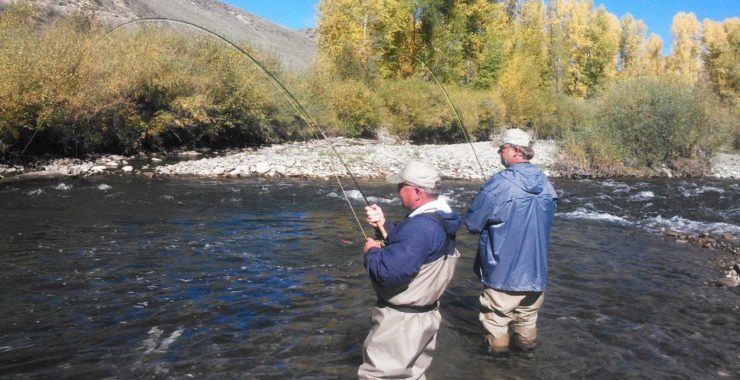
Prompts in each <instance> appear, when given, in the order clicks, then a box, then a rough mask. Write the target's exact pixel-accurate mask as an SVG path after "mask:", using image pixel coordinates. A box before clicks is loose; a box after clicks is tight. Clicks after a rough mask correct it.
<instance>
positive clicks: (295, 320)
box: [0, 177, 740, 379]
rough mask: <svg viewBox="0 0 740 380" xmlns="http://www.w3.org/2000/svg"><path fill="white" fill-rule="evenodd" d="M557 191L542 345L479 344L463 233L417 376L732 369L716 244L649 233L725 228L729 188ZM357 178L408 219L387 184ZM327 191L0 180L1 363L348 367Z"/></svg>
mask: <svg viewBox="0 0 740 380" xmlns="http://www.w3.org/2000/svg"><path fill="white" fill-rule="evenodd" d="M555 185H556V187H557V188H558V190H559V194H560V196H561V202H560V206H559V209H558V214H557V216H556V221H555V226H554V230H553V241H552V248H551V252H552V253H551V258H550V283H549V285H548V291H547V293H546V303H545V306H544V309H543V311H542V313H541V320H540V323H539V327H540V335H541V345H540V347H539V348H538V350H537V351H536V352H535V353H533V354H526V355H524V354H523V355H512V356H511V357H509V358H506V359H493V358H490V357H488V356H486V355H485V353H484V352H483V350H482V349H481V347H482V346H481V344H482V336H481V330H480V328H479V326H478V322H477V296H478V292H479V290H480V285H479V283H478V281H477V279H475V278H474V276H473V274H472V270H471V268H472V261H473V255H474V249H475V246H476V240H475V236H472V235H468V234H467V233H461V234H459V237H458V239H459V244H460V246H461V248H462V251H463V253H464V256H463V258H462V261H461V262H460V265H458V272H457V274H456V278H455V280H454V281H453V283H452V285H451V287H450V289H449V291H448V293H447V294H446V295H445V296H444V298H443V306H442V314H443V318H444V322H443V327H442V329H441V331H440V337H439V344H438V351H437V354H436V356H435V361H434V363H433V365H432V368H431V369H430V373H429V376H430V377H431V378H434V379H459V378H484V377H494V378H525V379H566V378H568V379H570V378H614V379H617V378H620V379H621V378H634V377H646V378H647V377H649V378H653V377H656V378H717V377H722V376H725V375H727V376H728V377H732V376H737V375H738V374H740V365H739V364H738V362H739V360H738V359H739V358H738V356H737V353H738V352H740V340H738V339H737V336H738V333H739V332H740V327H738V323H737V315H738V312H740V296H739V295H738V292H737V291H736V289H726V288H719V287H714V286H713V285H711V281H712V280H713V279H716V278H717V277H718V276H719V272H718V268H717V267H716V266H714V265H713V260H714V258H715V257H716V255H718V254H719V253H717V252H714V251H709V250H701V249H697V248H694V247H692V246H688V245H682V244H679V243H675V242H671V241H666V240H664V239H662V238H660V237H658V236H657V235H655V234H654V231H656V230H659V229H661V228H678V229H680V228H686V229H688V228H703V229H716V231H717V232H724V233H731V234H738V226H739V225H740V213H739V212H738V208H737V204H739V203H740V202H738V199H737V198H738V195H737V193H738V191H737V190H738V188H737V187H738V186H737V183H733V182H722V181H715V182H685V181H683V182H682V181H673V182H666V181H650V182H633V183H630V182H618V181H604V182H599V181H571V180H556V181H555ZM363 188H364V189H365V190H366V191H367V192H368V194H367V195H370V196H372V197H374V198H372V199H374V200H375V201H377V202H378V203H380V204H381V205H382V207H384V209H385V210H386V213H387V214H389V217H390V218H393V219H396V220H397V219H399V218H401V217H402V216H403V211H402V210H401V209H400V205H399V204H398V202H397V200H395V199H394V198H395V196H394V193H393V191H394V190H393V188H392V187H390V186H387V185H385V184H380V183H368V184H364V186H363ZM476 190H477V189H476V185H475V184H470V183H460V182H455V183H450V184H448V186H447V188H446V190H445V192H444V195H445V196H446V197H447V198H448V199H449V201H450V203H451V204H452V205H454V206H455V207H456V208H458V210H459V211H461V212H464V209H465V207H466V205H467V202H468V201H469V200H470V198H471V197H472V196H473V194H474V193H475V191H476ZM337 194H338V190H337V189H336V186H335V185H334V184H333V183H331V182H306V181H265V180H256V179H250V180H229V181H203V180H166V181H163V180H148V179H142V178H114V177H103V178H99V179H87V180H74V181H64V182H30V183H20V184H19V183H16V184H13V185H12V186H4V187H0V212H1V213H2V218H0V255H1V257H2V260H3V263H4V265H3V266H2V267H0V292H1V294H2V301H3V302H2V303H3V308H2V311H0V377H15V376H19V377H38V378H189V377H195V378H202V377H209V378H235V377H245V378H270V379H272V378H317V379H318V378H320V379H323V378H352V377H353V376H354V374H355V373H356V368H357V366H358V365H359V364H360V362H361V358H360V347H361V345H362V341H363V340H364V338H365V335H366V334H367V331H368V330H369V328H370V316H369V312H370V308H371V306H372V304H373V301H374V296H373V293H372V291H371V290H370V286H369V284H368V280H367V277H366V275H365V273H364V271H363V268H362V260H361V255H360V248H361V245H362V240H363V239H362V234H361V233H360V231H359V230H358V226H357V224H356V222H355V221H354V219H353V218H352V216H351V214H350V212H349V209H348V207H347V205H346V203H345V200H344V199H343V197H342V196H341V195H337ZM350 195H351V196H352V202H353V204H354V205H355V206H356V209H357V211H358V212H361V208H362V206H363V204H362V199H361V196H360V195H359V194H358V193H356V192H353V193H351V194H350ZM682 225H683V226H684V227H682ZM687 226H688V227H687ZM368 232H369V230H368Z"/></svg>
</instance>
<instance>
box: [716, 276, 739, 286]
mask: <svg viewBox="0 0 740 380" xmlns="http://www.w3.org/2000/svg"><path fill="white" fill-rule="evenodd" d="M717 284H718V285H722V286H725V287H728V288H736V287H738V286H740V277H738V276H732V277H725V278H722V279H719V280H717Z"/></svg>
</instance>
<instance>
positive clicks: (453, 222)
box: [409, 197, 462, 234]
mask: <svg viewBox="0 0 740 380" xmlns="http://www.w3.org/2000/svg"><path fill="white" fill-rule="evenodd" d="M424 213H434V214H437V215H439V216H440V217H441V218H442V220H441V222H442V223H444V224H445V226H444V227H445V229H446V230H447V231H448V232H449V233H452V234H454V233H455V232H457V230H458V229H460V225H461V224H462V218H460V215H458V214H457V213H456V212H455V211H453V210H452V209H451V208H450V206H449V205H448V204H447V202H446V201H445V200H444V199H442V198H441V197H440V199H437V200H435V201H432V202H429V203H427V204H425V205H423V206H421V207H419V208H417V209H416V210H414V211H413V212H411V214H409V216H410V217H413V216H416V215H419V214H424Z"/></svg>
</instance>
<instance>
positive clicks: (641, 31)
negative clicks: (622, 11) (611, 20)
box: [617, 13, 647, 77]
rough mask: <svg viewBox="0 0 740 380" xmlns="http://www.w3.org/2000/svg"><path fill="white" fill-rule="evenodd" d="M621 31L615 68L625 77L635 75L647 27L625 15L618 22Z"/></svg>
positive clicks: (629, 15)
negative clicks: (617, 60)
mask: <svg viewBox="0 0 740 380" xmlns="http://www.w3.org/2000/svg"><path fill="white" fill-rule="evenodd" d="M619 23H620V27H621V30H622V35H621V39H620V41H619V62H618V63H617V67H618V69H619V70H620V72H621V73H622V74H623V76H625V77H631V76H634V75H635V74H637V72H638V70H639V63H640V55H642V54H643V52H642V50H643V49H644V48H645V46H644V45H645V34H646V33H647V26H646V25H645V23H644V22H642V20H636V19H635V18H634V17H632V15H631V14H629V13H627V14H626V15H624V16H623V17H622V19H621V20H619Z"/></svg>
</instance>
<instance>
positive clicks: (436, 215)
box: [358, 161, 462, 379]
mask: <svg viewBox="0 0 740 380" xmlns="http://www.w3.org/2000/svg"><path fill="white" fill-rule="evenodd" d="M439 179H440V178H439V174H438V173H437V171H436V170H435V169H434V168H433V167H431V166H430V165H428V164H426V163H423V162H419V161H411V162H409V163H408V164H407V165H406V166H405V167H404V169H403V171H401V173H399V174H397V175H394V176H392V177H391V178H389V181H392V182H394V183H396V184H397V186H398V195H399V196H400V198H401V203H402V205H403V207H404V208H405V209H407V210H409V211H411V213H410V214H409V215H408V216H407V217H406V218H405V219H404V220H403V222H401V223H400V224H398V225H395V224H393V223H390V222H388V221H386V220H385V217H384V216H383V210H381V208H380V207H379V206H377V205H371V206H368V207H366V208H365V212H366V215H367V222H368V223H369V224H370V225H371V226H373V227H377V226H379V225H382V226H384V227H385V230H386V231H387V232H388V244H387V245H386V246H384V247H383V246H381V244H380V243H379V242H377V241H375V240H373V239H368V240H367V242H366V243H365V247H364V252H365V268H366V269H367V271H368V273H369V275H370V279H371V280H372V285H373V289H374V290H375V293H376V295H377V297H378V302H377V304H376V305H375V308H374V309H373V311H372V322H373V327H372V329H371V330H370V333H369V334H368V336H367V338H366V339H365V343H364V344H363V347H362V359H363V363H362V365H361V366H360V368H359V371H358V376H359V378H360V379H386V378H392V379H424V378H425V375H424V372H425V371H426V369H427V368H428V367H429V365H430V364H431V362H432V354H433V353H434V349H435V345H436V340H437V331H438V330H439V326H440V324H441V322H442V316H441V314H440V313H439V298H440V297H441V296H442V294H443V293H444V291H445V289H447V285H449V283H450V281H451V280H452V276H453V274H454V272H455V264H456V263H457V259H458V258H459V257H460V254H459V253H458V252H457V250H456V249H455V233H456V232H457V230H458V229H459V228H460V225H461V222H462V221H461V219H460V217H459V216H458V215H457V213H456V212H455V211H453V210H452V209H451V208H450V206H449V205H447V203H446V202H445V201H444V200H442V199H438V198H437V196H438V194H439Z"/></svg>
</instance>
